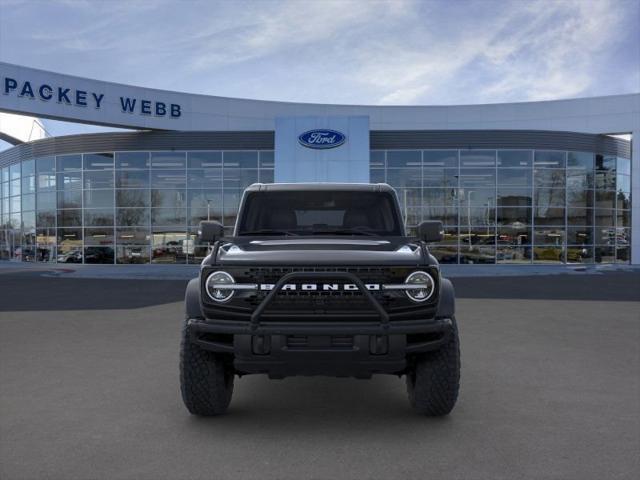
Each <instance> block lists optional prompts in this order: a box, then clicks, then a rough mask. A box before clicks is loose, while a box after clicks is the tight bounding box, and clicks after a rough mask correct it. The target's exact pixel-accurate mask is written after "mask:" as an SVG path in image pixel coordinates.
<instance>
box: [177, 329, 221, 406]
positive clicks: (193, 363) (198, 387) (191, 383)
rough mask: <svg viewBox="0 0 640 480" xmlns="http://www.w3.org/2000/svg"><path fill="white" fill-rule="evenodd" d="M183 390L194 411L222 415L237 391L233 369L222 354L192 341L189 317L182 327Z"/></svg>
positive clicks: (181, 385)
mask: <svg viewBox="0 0 640 480" xmlns="http://www.w3.org/2000/svg"><path fill="white" fill-rule="evenodd" d="M180 391H181V392H182V401H183V402H184V404H185V406H186V407H187V410H189V412H190V413H192V414H193V415H201V416H212V415H221V414H223V413H225V412H226V411H227V407H228V406H229V402H230V401H231V395H232V394H233V370H232V368H231V366H230V365H228V363H226V362H225V358H224V357H223V356H221V355H218V354H215V353H213V352H209V351H207V350H203V349H202V348H200V347H198V346H197V345H195V344H194V343H192V342H191V339H190V332H189V320H186V321H185V322H184V325H183V327H182V343H181V345H180Z"/></svg>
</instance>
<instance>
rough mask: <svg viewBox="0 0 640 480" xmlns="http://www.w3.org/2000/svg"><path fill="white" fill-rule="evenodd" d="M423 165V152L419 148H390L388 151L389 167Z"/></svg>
mask: <svg viewBox="0 0 640 480" xmlns="http://www.w3.org/2000/svg"><path fill="white" fill-rule="evenodd" d="M421 166H422V153H421V152H420V151H418V150H389V151H388V152H387V168H392V167H396V168H398V167H421Z"/></svg>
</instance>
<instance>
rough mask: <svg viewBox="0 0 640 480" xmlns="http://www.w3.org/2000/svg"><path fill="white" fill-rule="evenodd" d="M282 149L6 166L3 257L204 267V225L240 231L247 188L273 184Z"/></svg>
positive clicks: (70, 158)
mask: <svg viewBox="0 0 640 480" xmlns="http://www.w3.org/2000/svg"><path fill="white" fill-rule="evenodd" d="M273 162H274V160H273V151H235V150H234V151H193V152H192V151H189V152H185V151H180V152H178V151H170V152H100V153H85V154H73V155H61V156H57V157H43V158H36V159H33V160H27V161H23V162H22V163H21V164H20V163H18V164H15V165H10V166H8V167H5V168H2V169H1V170H0V175H1V176H0V180H1V182H0V199H1V206H0V215H1V227H2V228H1V229H0V258H1V259H5V260H7V259H10V260H21V261H25V262H59V263H83V262H84V263H199V262H200V261H201V260H202V258H203V256H204V253H205V251H206V249H204V248H202V246H199V245H197V244H196V243H195V242H196V230H197V227H198V224H199V222H200V221H201V220H207V219H210V220H218V221H219V222H221V223H222V224H223V225H224V226H225V227H226V229H227V231H228V232H231V230H232V227H233V225H234V223H235V219H236V212H237V210H238V205H239V202H240V197H241V195H242V191H243V190H244V188H245V187H247V186H248V185H250V184H252V183H255V182H265V183H269V182H273V167H274V163H273Z"/></svg>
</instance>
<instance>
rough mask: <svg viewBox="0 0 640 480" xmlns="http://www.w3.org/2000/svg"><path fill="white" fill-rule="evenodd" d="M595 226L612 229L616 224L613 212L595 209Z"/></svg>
mask: <svg viewBox="0 0 640 480" xmlns="http://www.w3.org/2000/svg"><path fill="white" fill-rule="evenodd" d="M595 224H596V225H602V226H606V227H613V226H615V224H616V214H615V210H606V209H602V208H596V210H595Z"/></svg>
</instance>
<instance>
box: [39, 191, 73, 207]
mask: <svg viewBox="0 0 640 480" xmlns="http://www.w3.org/2000/svg"><path fill="white" fill-rule="evenodd" d="M43 195H45V194H44V193H39V194H38V199H40V198H41V197H42V196H43ZM51 195H54V193H53V192H52V193H51ZM38 201H39V200H38ZM58 208H82V190H70V191H68V192H64V191H62V192H58Z"/></svg>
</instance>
